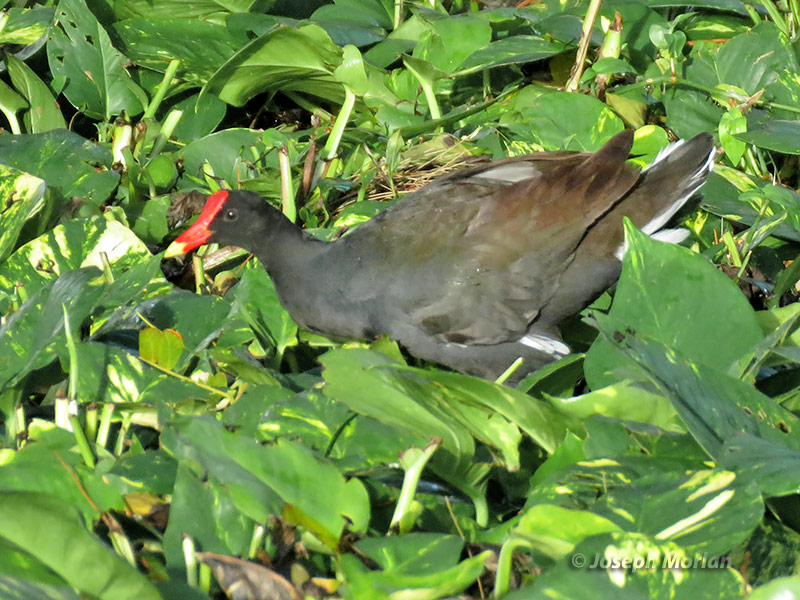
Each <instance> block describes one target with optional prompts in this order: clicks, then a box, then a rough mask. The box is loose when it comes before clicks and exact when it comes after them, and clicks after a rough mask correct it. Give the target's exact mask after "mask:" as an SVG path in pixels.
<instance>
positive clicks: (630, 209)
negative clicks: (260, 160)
mask: <svg viewBox="0 0 800 600" xmlns="http://www.w3.org/2000/svg"><path fill="white" fill-rule="evenodd" d="M632 141H633V135H632V133H631V132H630V131H623V132H622V133H620V134H618V135H616V136H615V137H613V138H612V139H611V140H610V141H609V142H608V143H606V145H605V146H603V147H602V148H601V149H600V150H599V151H597V152H596V153H584V152H580V153H575V152H543V153H539V154H532V155H528V156H520V157H516V158H510V159H507V160H502V161H499V162H494V163H486V164H481V165H479V166H473V167H470V168H466V169H464V170H462V171H459V172H456V173H454V174H451V175H448V176H446V177H442V178H440V179H437V180H436V181H434V182H433V183H431V184H429V185H427V186H425V187H423V188H421V189H419V190H417V191H416V192H414V193H412V194H409V195H408V196H406V197H404V198H403V199H402V200H399V201H398V202H396V203H395V204H393V205H391V206H390V207H389V208H387V209H386V210H384V211H383V212H381V213H380V214H378V215H377V216H376V217H374V218H373V219H371V220H370V221H368V222H367V223H365V224H363V225H361V226H360V227H358V228H357V229H355V230H354V231H353V232H352V233H350V234H349V235H345V236H343V237H341V238H340V239H338V240H336V241H334V242H323V241H320V240H318V239H316V238H314V237H311V236H310V235H308V234H306V233H305V232H303V231H302V230H300V229H299V228H298V227H297V226H295V225H294V224H293V223H291V222H290V221H289V220H288V219H286V217H284V216H283V215H282V214H281V213H280V212H279V211H277V210H276V209H275V208H273V207H272V206H270V205H269V204H268V203H267V202H266V201H265V200H263V199H261V198H260V197H259V196H257V195H256V194H253V193H251V192H247V191H242V190H238V191H219V192H216V193H215V194H213V195H212V196H211V197H210V198H209V199H208V201H207V203H206V205H205V207H204V208H203V211H202V213H201V214H200V217H199V218H198V219H197V221H196V222H195V223H194V224H193V225H192V226H191V227H190V228H189V229H188V230H187V231H186V232H185V233H183V234H182V235H181V236H179V237H178V238H177V239H176V240H175V241H174V242H173V244H172V245H171V246H170V247H169V248H168V249H167V252H166V255H165V256H166V257H171V256H177V255H179V254H182V253H184V252H187V251H189V250H192V249H194V248H197V247H198V246H200V245H202V244H206V243H209V242H218V243H220V244H228V245H234V246H239V247H241V248H245V249H247V250H250V251H251V252H253V253H254V254H255V255H256V256H257V257H258V258H259V260H260V261H261V263H262V264H263V265H264V266H265V267H266V269H267V271H268V273H269V275H270V276H271V277H272V280H273V281H274V283H275V287H276V289H277V291H278V296H279V297H280V300H281V303H282V304H283V306H284V307H285V308H286V310H288V311H289V314H291V316H292V317H293V318H294V320H295V321H297V323H298V324H299V325H301V326H303V327H306V328H307V329H310V330H312V331H316V332H319V333H321V334H323V335H326V336H330V337H340V338H351V339H353V338H355V339H362V340H368V339H372V338H375V337H376V336H379V335H381V334H388V335H389V336H390V337H391V338H393V339H394V340H396V341H397V342H399V343H400V344H401V345H403V346H404V347H405V348H406V349H407V350H408V351H409V352H410V353H411V354H413V355H414V356H417V357H420V358H424V359H427V360H431V361H435V362H438V363H441V364H444V365H447V366H449V367H451V368H453V369H456V370H458V371H461V372H464V373H470V374H474V375H479V376H481V377H486V378H494V377H497V376H498V375H499V374H501V373H502V372H503V371H504V370H505V369H506V368H507V367H508V366H509V365H510V364H511V363H512V362H514V360H516V359H517V358H518V357H520V356H521V357H522V358H523V359H524V363H523V366H522V367H521V368H520V369H519V370H517V372H516V373H515V374H514V375H515V376H514V379H518V378H519V377H521V376H522V375H524V374H525V373H527V372H530V371H531V370H533V369H535V368H538V367H539V366H541V365H543V364H544V363H546V362H549V361H552V360H554V359H557V358H560V357H562V356H564V355H566V354H568V353H569V351H570V350H569V347H568V346H567V345H566V344H564V342H562V341H561V339H560V336H559V333H558V329H557V325H558V323H559V322H561V321H562V320H563V319H564V318H566V317H568V316H570V315H572V314H575V313H576V312H578V311H580V310H581V309H583V308H585V307H586V306H587V305H588V304H589V303H591V302H592V301H593V300H594V299H595V298H596V297H597V296H598V295H599V294H600V293H602V292H603V291H604V290H605V289H606V288H608V287H609V286H610V285H611V284H612V283H614V281H615V280H616V279H617V277H618V276H619V272H620V260H619V259H620V257H621V254H622V244H623V239H622V236H623V234H622V219H623V216H628V217H629V218H630V219H631V220H632V221H633V222H634V224H636V226H637V227H639V228H640V229H641V230H642V231H644V232H645V233H647V234H649V235H651V236H652V237H655V238H658V239H662V240H664V241H671V242H675V241H680V240H681V239H682V238H683V237H684V236H685V233H686V232H684V231H683V230H672V229H663V227H664V225H665V224H666V223H667V221H668V220H669V219H670V217H672V216H673V215H674V214H675V213H676V212H677V211H678V210H679V209H680V208H681V206H683V204H684V203H685V202H686V201H687V200H688V199H689V197H690V196H691V195H692V194H693V193H694V192H695V191H696V190H697V189H698V188H699V187H700V186H701V185H702V184H703V182H704V180H705V178H706V175H707V174H708V173H709V171H710V170H711V167H712V161H713V156H714V147H713V142H712V138H711V136H710V135H709V134H705V133H704V134H700V135H698V136H697V137H695V138H693V139H691V140H689V141H679V142H676V143H674V144H672V145H670V146H669V147H668V148H667V149H666V150H665V151H663V152H662V153H661V154H659V156H658V157H657V158H656V160H655V161H654V162H653V163H652V164H651V165H650V166H649V167H648V168H646V169H644V170H643V171H642V170H640V169H639V168H637V167H636V166H634V165H632V164H630V163H628V162H626V159H627V158H628V154H629V152H630V149H631V144H632Z"/></svg>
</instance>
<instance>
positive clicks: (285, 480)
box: [162, 417, 369, 547]
mask: <svg viewBox="0 0 800 600" xmlns="http://www.w3.org/2000/svg"><path fill="white" fill-rule="evenodd" d="M162 443H163V444H164V445H165V446H166V447H167V448H168V449H169V450H170V452H172V453H173V454H175V455H176V456H178V457H180V458H184V459H187V460H192V461H193V462H195V463H197V464H199V465H201V466H202V468H204V469H206V470H207V471H208V472H209V474H210V476H212V477H213V478H214V479H216V480H217V481H219V482H220V483H221V484H222V485H223V486H224V487H225V489H227V490H228V492H229V493H230V495H231V498H232V499H233V501H234V503H235V504H236V506H237V507H238V508H239V510H240V511H242V512H243V513H244V514H246V515H247V516H248V517H250V518H251V519H254V520H255V521H257V522H261V523H263V522H265V521H266V520H267V519H268V517H269V515H270V514H272V515H280V514H281V513H282V512H283V511H284V510H285V505H286V506H289V505H291V507H293V509H292V514H293V516H294V517H295V518H297V519H302V520H303V525H305V526H306V528H311V529H312V530H313V532H314V534H315V535H317V536H318V537H319V538H320V539H321V540H322V541H323V542H324V543H326V544H328V545H331V546H332V547H335V545H336V543H337V542H338V540H339V537H340V535H341V534H342V531H343V530H344V526H345V524H346V521H345V517H346V518H347V519H348V520H349V522H350V528H351V529H352V530H353V531H363V530H364V529H365V527H366V526H367V523H368V520H369V502H368V498H367V493H366V490H365V488H364V487H363V485H362V484H361V482H360V481H359V480H358V479H350V480H349V481H346V480H345V479H344V477H343V476H342V474H341V473H340V472H339V471H338V469H336V468H335V467H334V466H333V465H331V464H330V463H328V462H326V461H323V460H321V459H318V458H317V457H316V456H314V454H313V453H312V452H311V451H310V450H308V449H307V448H305V447H303V446H302V445H300V444H298V443H294V442H288V441H279V442H278V443H277V444H276V445H273V446H270V447H266V448H265V447H262V446H260V445H258V444H257V443H256V442H255V441H254V440H252V439H250V438H246V437H244V436H237V435H235V434H232V433H229V432H227V431H225V429H224V428H223V427H222V425H221V424H220V423H219V422H217V421H214V420H211V419H208V418H200V417H194V418H185V417H175V418H173V419H172V420H170V421H169V423H167V425H166V427H165V430H164V434H163V435H162ZM319 490H325V493H324V494H322V495H321V494H319Z"/></svg>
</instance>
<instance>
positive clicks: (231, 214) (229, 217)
mask: <svg viewBox="0 0 800 600" xmlns="http://www.w3.org/2000/svg"><path fill="white" fill-rule="evenodd" d="M238 216H239V215H238V213H237V212H236V210H234V209H233V208H230V209H228V210H226V211H225V214H224V215H223V216H222V218H223V219H224V220H225V221H235V220H236V217H238Z"/></svg>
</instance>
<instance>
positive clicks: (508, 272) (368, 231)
mask: <svg viewBox="0 0 800 600" xmlns="http://www.w3.org/2000/svg"><path fill="white" fill-rule="evenodd" d="M631 141H632V136H631V135H630V132H623V133H622V134H619V135H617V136H616V137H614V138H613V139H612V140H611V141H609V142H608V143H607V144H606V145H605V146H604V147H603V148H602V149H601V150H600V151H598V152H597V153H595V154H567V153H559V155H558V156H557V157H553V156H552V155H550V154H545V155H543V156H545V157H547V158H545V159H543V161H537V160H536V159H535V158H534V159H533V160H530V159H529V160H528V161H520V160H512V161H504V162H501V163H494V164H492V165H489V166H486V167H484V168H473V169H472V170H470V171H469V172H468V174H467V175H459V174H457V175H455V176H451V177H448V178H447V179H445V180H440V181H437V182H435V183H434V184H432V185H430V186H427V187H426V188H423V189H422V190H420V191H419V192H417V193H415V194H414V195H413V197H406V198H404V199H403V200H401V201H400V202H398V203H397V204H396V205H394V206H393V207H391V208H390V209H389V210H388V211H386V212H385V213H383V214H381V215H379V216H378V217H376V219H374V220H373V221H374V222H371V223H369V224H368V225H369V226H368V227H366V226H365V230H364V231H363V232H362V231H356V232H355V234H360V235H359V236H354V237H374V240H373V241H372V242H371V243H370V244H369V247H371V248H379V250H378V252H379V254H380V255H381V256H380V260H379V261H375V262H379V263H380V264H381V265H382V268H385V269H387V272H386V273H385V275H384V276H385V277H389V278H393V281H395V282H396V283H394V284H390V285H389V286H388V288H386V290H387V291H388V293H387V297H386V298H385V305H386V307H387V308H386V313H387V314H385V315H384V319H385V321H384V322H389V323H392V322H394V323H397V326H398V328H402V329H404V330H407V329H408V327H409V326H413V327H416V328H418V329H421V330H423V331H424V332H426V333H427V334H429V335H433V336H435V337H436V338H437V339H439V340H441V341H444V342H456V343H472V344H494V343H499V342H502V341H510V340H517V339H519V338H520V337H521V336H522V335H524V334H525V332H526V331H527V329H528V326H529V324H530V323H531V321H533V320H534V319H535V318H536V315H537V314H538V312H539V311H540V310H541V308H542V307H543V306H545V305H546V303H547V302H548V301H549V300H550V298H551V297H552V296H553V293H554V291H555V289H556V287H557V285H558V277H559V274H560V273H561V272H562V270H563V269H564V267H565V265H566V264H568V262H569V261H570V260H571V257H572V254H573V252H574V250H575V248H576V247H577V246H578V245H579V243H580V241H581V239H582V238H583V237H584V235H585V234H586V231H587V229H588V228H589V227H590V226H591V225H592V224H593V223H594V222H595V221H596V220H597V219H599V218H600V217H601V216H602V215H603V214H604V213H605V212H607V211H608V210H610V209H611V208H612V207H613V206H614V205H615V203H616V202H617V201H618V200H619V199H620V198H621V197H622V196H623V195H624V194H625V193H626V192H628V190H630V189H631V187H633V185H634V184H635V183H636V181H637V180H638V178H639V170H638V169H637V168H635V167H633V166H631V165H628V164H627V163H626V162H625V161H626V158H627V156H628V152H629V151H630V146H631ZM534 157H535V155H534ZM445 198H446V201H445V200H444V199H445ZM364 277H365V279H364V280H363V281H364V282H367V281H369V280H370V277H374V276H371V275H368V274H366V273H365V274H364ZM371 280H372V281H374V278H373V279H371ZM355 285H357V286H358V282H355ZM359 287H362V288H366V284H364V285H361V286H359ZM365 294H367V295H369V291H368V290H366V289H362V290H361V293H360V297H361V298H364V295H365ZM390 313H393V314H390ZM388 333H390V334H391V333H392V332H391V331H390V332H388Z"/></svg>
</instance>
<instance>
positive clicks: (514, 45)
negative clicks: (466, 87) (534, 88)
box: [456, 35, 566, 75]
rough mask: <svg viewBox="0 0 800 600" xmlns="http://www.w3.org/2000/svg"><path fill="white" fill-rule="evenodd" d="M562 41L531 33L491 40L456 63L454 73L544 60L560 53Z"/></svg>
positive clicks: (562, 48)
mask: <svg viewBox="0 0 800 600" xmlns="http://www.w3.org/2000/svg"><path fill="white" fill-rule="evenodd" d="M565 48H566V45H565V44H564V43H563V42H559V41H557V40H546V39H544V38H541V37H538V36H533V35H514V36H509V37H507V38H504V39H501V40H497V41H495V42H492V43H491V44H489V45H488V46H485V47H482V48H480V49H478V50H476V51H474V52H473V53H472V54H470V55H469V56H467V57H466V58H465V59H464V61H463V62H462V63H461V64H460V65H458V71H457V72H456V75H466V74H468V73H474V72H475V71H480V70H481V69H486V68H490V67H501V66H503V65H514V64H522V63H530V62H535V61H539V60H544V59H547V58H550V57H551V56H555V55H556V54H561V53H562V52H563V51H564V50H565Z"/></svg>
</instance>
